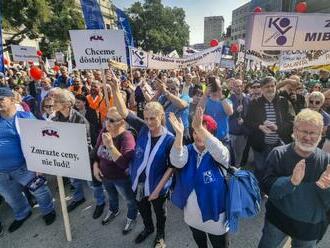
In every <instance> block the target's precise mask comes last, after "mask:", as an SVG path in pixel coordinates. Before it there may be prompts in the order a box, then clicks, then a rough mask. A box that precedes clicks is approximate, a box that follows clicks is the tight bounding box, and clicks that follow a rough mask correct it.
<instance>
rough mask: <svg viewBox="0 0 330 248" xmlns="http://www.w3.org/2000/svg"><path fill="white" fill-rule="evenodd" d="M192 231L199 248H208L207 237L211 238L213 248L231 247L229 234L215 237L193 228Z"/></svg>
mask: <svg viewBox="0 0 330 248" xmlns="http://www.w3.org/2000/svg"><path fill="white" fill-rule="evenodd" d="M189 227H190V230H191V231H192V234H193V237H194V240H195V242H196V244H197V246H198V248H207V237H209V239H210V241H211V244H212V246H213V248H228V247H229V237H228V234H227V233H225V234H223V235H213V234H210V233H206V232H203V231H200V230H198V229H196V228H193V227H191V226H189Z"/></svg>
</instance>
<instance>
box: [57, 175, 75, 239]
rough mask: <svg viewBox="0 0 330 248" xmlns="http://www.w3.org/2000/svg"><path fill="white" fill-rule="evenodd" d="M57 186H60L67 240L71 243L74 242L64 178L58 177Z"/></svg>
mask: <svg viewBox="0 0 330 248" xmlns="http://www.w3.org/2000/svg"><path fill="white" fill-rule="evenodd" d="M57 184H58V189H59V192H60V200H61V207H62V214H63V219H64V228H65V234H66V240H67V241H69V242H70V241H72V236H71V227H70V220H69V215H68V209H67V206H66V202H65V193H64V184H63V178H62V177H60V176H57Z"/></svg>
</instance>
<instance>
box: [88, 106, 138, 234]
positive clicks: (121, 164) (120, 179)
mask: <svg viewBox="0 0 330 248" xmlns="http://www.w3.org/2000/svg"><path fill="white" fill-rule="evenodd" d="M134 148H135V140H134V136H133V135H132V134H131V132H129V131H127V130H126V122H125V120H124V119H123V118H122V117H121V116H120V114H119V113H118V111H117V109H116V108H115V107H113V108H110V109H109V111H108V114H107V118H106V127H105V129H103V130H102V131H101V133H100V135H99V138H98V141H97V144H96V147H95V151H96V153H97V159H96V161H95V162H94V165H93V171H94V176H95V177H96V179H97V180H99V181H100V182H102V183H103V185H104V188H105V189H106V191H107V192H108V195H109V211H108V213H107V215H106V216H105V218H104V219H103V221H102V224H103V225H106V224H108V223H110V222H111V221H112V220H113V219H114V218H115V217H116V216H117V215H118V214H119V200H118V193H119V194H120V195H121V196H122V197H123V198H124V199H125V201H126V202H127V208H128V212H127V221H126V225H125V227H124V229H123V234H127V233H128V232H130V231H131V230H132V228H133V227H134V225H135V223H136V221H135V219H136V216H137V212H138V210H137V204H136V200H135V196H134V193H133V191H132V185H131V182H130V179H129V176H128V166H129V163H130V161H131V159H132V157H133V156H134Z"/></svg>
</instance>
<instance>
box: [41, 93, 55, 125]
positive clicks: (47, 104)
mask: <svg viewBox="0 0 330 248" xmlns="http://www.w3.org/2000/svg"><path fill="white" fill-rule="evenodd" d="M40 108H41V119H42V120H46V121H50V120H51V119H52V118H54V117H55V111H54V99H53V98H51V97H49V96H46V97H45V98H44V99H43V100H42V101H41V107H40Z"/></svg>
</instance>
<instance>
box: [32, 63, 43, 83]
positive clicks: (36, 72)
mask: <svg viewBox="0 0 330 248" xmlns="http://www.w3.org/2000/svg"><path fill="white" fill-rule="evenodd" d="M30 75H31V78H32V79H34V80H40V79H41V78H42V76H43V72H42V70H41V69H40V68H39V67H36V66H33V67H31V69H30Z"/></svg>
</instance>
